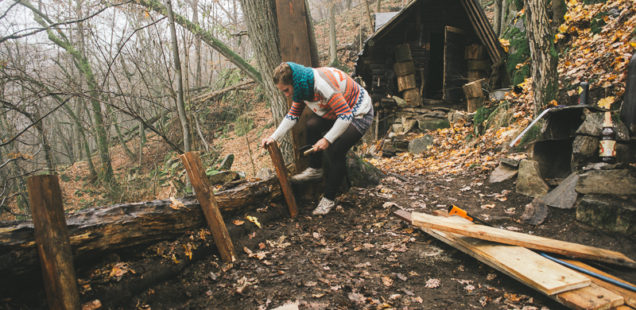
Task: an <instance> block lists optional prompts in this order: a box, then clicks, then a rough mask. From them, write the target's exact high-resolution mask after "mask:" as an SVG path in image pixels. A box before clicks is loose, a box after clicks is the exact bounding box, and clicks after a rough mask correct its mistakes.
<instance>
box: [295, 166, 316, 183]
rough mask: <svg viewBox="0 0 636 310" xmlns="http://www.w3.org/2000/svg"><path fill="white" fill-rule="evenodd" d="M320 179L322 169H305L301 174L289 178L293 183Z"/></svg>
mask: <svg viewBox="0 0 636 310" xmlns="http://www.w3.org/2000/svg"><path fill="white" fill-rule="evenodd" d="M320 178H322V168H319V169H316V168H311V167H309V168H307V169H305V170H304V171H303V172H301V173H299V174H297V175H295V176H293V177H291V181H292V182H294V183H301V182H307V181H312V180H319V179H320Z"/></svg>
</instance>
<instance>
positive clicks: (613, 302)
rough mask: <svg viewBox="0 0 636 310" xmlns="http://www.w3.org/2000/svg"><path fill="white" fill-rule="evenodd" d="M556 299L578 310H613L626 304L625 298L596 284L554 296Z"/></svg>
mask: <svg viewBox="0 0 636 310" xmlns="http://www.w3.org/2000/svg"><path fill="white" fill-rule="evenodd" d="M554 298H555V299H556V300H557V301H558V302H560V303H562V304H564V305H566V306H568V307H570V308H572V309H577V310H578V309H581V310H605V309H613V308H614V307H617V306H620V305H622V304H623V303H624V300H623V297H621V296H619V295H617V294H615V293H613V292H611V291H608V290H606V289H604V288H602V287H600V286H598V285H596V284H592V285H590V286H588V287H584V288H580V289H576V290H571V291H568V292H563V293H561V294H558V295H556V296H554Z"/></svg>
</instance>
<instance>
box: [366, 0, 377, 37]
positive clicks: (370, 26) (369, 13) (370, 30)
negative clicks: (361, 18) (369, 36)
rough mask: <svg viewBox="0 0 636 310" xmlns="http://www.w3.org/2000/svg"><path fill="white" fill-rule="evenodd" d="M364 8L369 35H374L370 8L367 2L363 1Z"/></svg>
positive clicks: (367, 0)
mask: <svg viewBox="0 0 636 310" xmlns="http://www.w3.org/2000/svg"><path fill="white" fill-rule="evenodd" d="M364 6H365V8H366V9H367V21H368V22H369V33H374V32H375V31H374V29H373V19H372V18H371V8H369V0H364Z"/></svg>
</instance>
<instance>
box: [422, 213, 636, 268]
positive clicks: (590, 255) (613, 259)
mask: <svg viewBox="0 0 636 310" xmlns="http://www.w3.org/2000/svg"><path fill="white" fill-rule="evenodd" d="M412 219H413V224H414V225H416V226H419V227H423V228H431V229H435V230H440V231H446V232H452V233H457V234H460V235H464V236H468V237H473V238H477V239H482V240H488V241H493V242H499V243H505V244H510V245H518V246H522V247H526V248H530V249H535V250H539V251H544V252H549V253H556V254H560V255H565V256H570V257H576V258H584V259H591V260H596V261H601V262H607V263H613V264H617V265H622V266H627V267H631V268H636V262H635V261H634V260H632V259H631V258H629V257H627V256H625V255H624V254H622V253H619V252H616V251H611V250H606V249H601V248H596V247H592V246H587V245H582V244H578V243H572V242H566V241H561V240H556V239H551V238H546V237H540V236H533V235H529V234H524V233H519V232H514V231H509V230H504V229H499V228H495V227H490V226H484V225H476V224H472V223H457V221H454V220H453V219H452V218H448V217H440V216H433V215H428V214H424V213H413V218H412Z"/></svg>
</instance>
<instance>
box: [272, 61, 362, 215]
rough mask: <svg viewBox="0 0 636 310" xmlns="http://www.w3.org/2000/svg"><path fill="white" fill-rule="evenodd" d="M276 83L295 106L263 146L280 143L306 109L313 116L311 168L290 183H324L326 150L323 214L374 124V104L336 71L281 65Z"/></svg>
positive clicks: (310, 123) (316, 212)
mask: <svg viewBox="0 0 636 310" xmlns="http://www.w3.org/2000/svg"><path fill="white" fill-rule="evenodd" d="M273 79H274V83H275V84H276V87H277V88H278V89H279V90H280V91H282V92H283V94H284V95H285V96H286V97H288V98H290V97H291V98H292V100H293V103H292V106H291V108H290V109H289V112H288V113H287V115H285V118H283V121H282V122H281V123H280V124H279V125H278V128H276V131H274V133H273V134H272V135H271V136H270V137H268V138H264V139H263V140H262V142H261V146H263V147H265V146H266V145H267V144H269V143H271V142H273V141H275V140H280V138H282V137H283V136H284V135H285V134H286V133H287V131H289V130H290V129H291V128H292V127H293V126H294V125H295V124H296V123H297V122H298V118H299V117H300V115H301V113H302V112H303V109H304V108H305V107H308V108H309V109H311V111H312V112H313V113H312V114H311V116H310V117H309V118H308V119H307V124H306V130H307V135H306V137H307V144H312V147H313V149H314V152H313V153H312V154H311V155H310V158H309V167H308V168H307V169H305V170H304V171H303V172H301V173H299V174H297V175H295V176H293V177H292V178H291V181H292V182H304V181H309V180H316V179H320V178H322V174H323V169H322V168H321V165H322V153H323V152H322V151H325V153H326V154H327V156H328V159H329V163H330V164H329V167H327V169H328V173H327V180H326V187H325V192H324V194H323V197H322V198H321V199H320V202H319V203H318V206H317V207H316V209H314V211H313V212H312V213H313V214H314V215H324V214H327V213H329V211H330V210H331V209H332V208H333V206H334V205H335V202H334V200H335V198H336V191H337V189H338V186H339V185H340V184H341V183H342V180H343V178H344V175H345V169H346V166H345V164H346V154H347V151H349V149H351V147H352V146H353V145H354V144H356V143H357V142H358V141H360V139H361V138H362V135H363V134H364V132H365V131H366V130H367V129H368V128H369V127H370V126H371V123H372V122H373V104H372V102H371V97H370V96H369V94H368V93H367V91H366V90H365V89H364V88H363V87H362V86H360V84H358V83H357V82H355V81H354V80H353V79H352V78H351V77H350V76H349V75H347V74H346V73H344V72H342V71H341V70H339V69H336V68H330V67H323V68H309V67H305V66H303V65H299V64H296V63H293V62H283V63H281V64H280V65H278V67H276V68H275V69H274V77H273Z"/></svg>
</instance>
